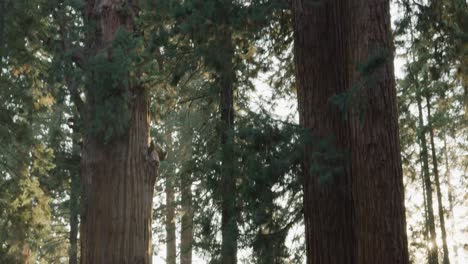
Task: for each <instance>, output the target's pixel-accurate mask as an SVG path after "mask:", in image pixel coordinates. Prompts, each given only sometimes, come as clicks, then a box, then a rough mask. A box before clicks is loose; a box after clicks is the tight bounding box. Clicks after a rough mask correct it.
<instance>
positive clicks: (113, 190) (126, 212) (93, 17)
mask: <svg viewBox="0 0 468 264" xmlns="http://www.w3.org/2000/svg"><path fill="white" fill-rule="evenodd" d="M134 4H135V1H123V0H94V1H93V0H90V1H86V19H87V20H88V22H89V24H90V25H91V26H90V31H91V32H89V35H88V39H89V43H87V46H88V53H90V55H93V54H96V53H97V52H99V51H101V50H103V49H105V48H106V47H108V46H109V45H110V44H111V43H112V41H113V38H114V36H115V34H116V32H117V31H118V30H119V29H122V30H126V31H128V32H132V31H133V27H134V25H133V15H134V13H135V10H136V7H135V5H134ZM91 89H100V87H88V90H91ZM125 89H126V92H127V93H128V94H129V98H131V99H130V100H129V102H128V112H129V117H130V119H129V122H128V126H126V131H125V133H124V134H123V135H121V136H119V137H116V138H113V139H112V142H110V143H107V144H105V143H103V142H100V139H99V138H97V137H95V136H93V135H86V136H85V137H84V139H83V149H82V159H81V178H82V186H83V188H84V193H83V203H84V204H83V207H82V221H81V263H82V264H95V263H100V264H101V263H102V264H104V263H112V264H117V263H131V264H143V263H145V264H146V263H151V261H152V241H151V234H152V229H151V223H152V215H153V214H152V202H153V191H154V184H155V181H156V176H157V167H158V165H159V158H158V155H157V154H155V151H154V148H149V142H150V141H149V139H150V137H149V136H150V135H149V125H150V119H149V111H148V110H149V104H148V101H149V100H148V95H147V91H146V90H145V89H144V88H143V87H139V86H133V87H131V86H130V87H126V88H125ZM95 100H96V98H93V97H92V95H89V97H87V109H88V112H87V113H86V114H87V116H92V115H95V114H96V113H95V111H94V109H93V106H94V105H98V104H101V103H104V102H95Z"/></svg>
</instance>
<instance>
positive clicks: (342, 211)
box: [293, 0, 409, 264]
mask: <svg viewBox="0 0 468 264" xmlns="http://www.w3.org/2000/svg"><path fill="white" fill-rule="evenodd" d="M293 11H294V17H295V22H294V23H295V24H294V33H295V60H296V76H297V80H296V81H297V90H298V105H299V118H300V123H301V125H303V126H304V127H306V128H308V129H310V130H311V132H312V133H313V135H314V136H315V137H317V138H319V139H321V141H322V143H323V142H324V141H325V140H326V139H328V142H331V143H333V144H334V148H335V151H339V152H342V153H349V155H346V156H347V157H348V158H347V159H346V160H347V162H346V161H343V160H340V159H338V160H333V161H330V160H329V158H328V159H327V157H328V156H326V157H324V158H323V159H322V160H321V161H320V160H319V158H320V157H319V155H317V152H320V149H319V147H318V146H319V145H314V146H312V145H308V146H306V154H307V155H308V157H306V159H305V160H304V163H303V170H304V175H303V179H304V217H305V226H306V242H307V263H313V264H322V263H333V264H340V263H359V264H367V263H369V264H371V263H372V264H374V263H382V264H385V263H392V264H393V263H408V262H409V257H408V251H407V238H406V223H405V212H404V197H403V192H404V188H403V176H402V169H401V160H400V159H401V158H400V147H399V137H398V121H397V108H396V91H395V82H394V71H393V60H392V59H393V57H392V56H388V57H387V58H386V59H384V60H382V62H381V65H379V67H377V68H375V69H373V74H372V75H373V77H374V78H372V79H374V82H368V83H366V81H365V77H369V76H359V74H358V72H357V70H356V68H357V66H358V65H359V64H366V62H368V61H371V60H372V58H373V57H375V56H377V57H378V55H379V53H380V52H386V53H388V54H391V51H392V44H391V39H390V35H391V28H390V18H389V16H390V14H389V13H390V12H389V1H385V0H370V1H363V0H352V1H351V0H328V1H320V2H318V3H312V2H311V1H306V0H302V1H301V0H297V1H293ZM354 85H361V86H363V87H362V88H360V89H359V92H358V96H356V97H359V98H361V99H362V100H365V103H366V104H365V106H366V111H365V113H364V114H363V115H361V116H357V115H353V114H351V113H350V112H347V113H346V118H344V113H343V112H341V111H340V110H339V109H338V107H336V106H335V105H332V104H331V103H330V101H329V99H330V97H332V96H335V95H339V94H342V93H343V92H346V91H349V90H350V89H351V88H352V87H353V86H354ZM320 145H323V144H320ZM334 153H336V152H334ZM317 164H320V165H321V166H318V165H317ZM327 166H328V167H329V168H330V170H332V169H333V170H334V172H333V174H332V176H331V177H330V176H327V175H329V173H330V170H328V171H326V172H325V171H321V170H319V169H317V168H323V167H327ZM338 170H339V171H338Z"/></svg>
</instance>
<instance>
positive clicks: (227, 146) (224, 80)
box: [219, 29, 238, 264]
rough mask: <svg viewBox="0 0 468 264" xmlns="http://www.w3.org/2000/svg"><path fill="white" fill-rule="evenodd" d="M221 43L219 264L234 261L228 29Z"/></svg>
mask: <svg viewBox="0 0 468 264" xmlns="http://www.w3.org/2000/svg"><path fill="white" fill-rule="evenodd" d="M220 37H221V38H222V39H221V41H220V43H221V46H222V47H223V49H224V52H226V55H225V56H226V58H225V60H224V65H223V69H222V72H221V76H220V80H219V84H220V89H221V91H220V105H219V108H220V111H221V125H220V126H221V128H220V130H221V131H220V133H221V151H222V154H221V162H222V166H221V175H222V176H221V178H222V179H221V188H222V192H221V193H222V198H221V199H222V201H221V211H222V212H221V235H222V245H221V261H222V263H223V264H235V263H237V237H238V227H237V209H236V189H237V188H236V174H235V172H234V151H233V147H234V138H233V131H234V87H233V85H234V80H235V73H234V69H233V65H232V60H233V56H234V47H233V45H232V36H231V33H230V32H229V30H227V29H226V32H224V34H222V36H220Z"/></svg>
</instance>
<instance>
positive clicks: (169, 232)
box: [166, 133, 177, 264]
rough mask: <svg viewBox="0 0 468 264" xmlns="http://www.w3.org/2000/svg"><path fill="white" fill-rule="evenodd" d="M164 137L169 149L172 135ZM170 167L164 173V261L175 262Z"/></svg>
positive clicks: (173, 194)
mask: <svg viewBox="0 0 468 264" xmlns="http://www.w3.org/2000/svg"><path fill="white" fill-rule="evenodd" d="M166 138H167V139H168V140H167V142H168V145H169V146H170V147H169V148H170V149H174V148H173V147H172V135H171V134H170V133H169V134H168V135H167V136H166ZM173 173H175V171H174V170H173V169H170V170H169V171H168V173H167V175H166V263H167V264H175V263H176V259H177V251H176V242H177V240H176V223H175V191H174V180H175V179H174V178H175V177H174V174H173Z"/></svg>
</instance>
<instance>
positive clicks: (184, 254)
mask: <svg viewBox="0 0 468 264" xmlns="http://www.w3.org/2000/svg"><path fill="white" fill-rule="evenodd" d="M182 136H183V138H182V142H183V143H184V150H183V151H184V153H183V154H184V157H183V161H184V162H185V163H191V159H192V133H190V132H189V135H187V134H186V133H184V132H182ZM180 191H181V205H182V220H181V222H182V226H181V230H180V264H192V247H193V214H194V212H193V202H192V169H191V165H190V164H189V165H188V166H186V167H185V168H184V169H182V171H181V177H180Z"/></svg>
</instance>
